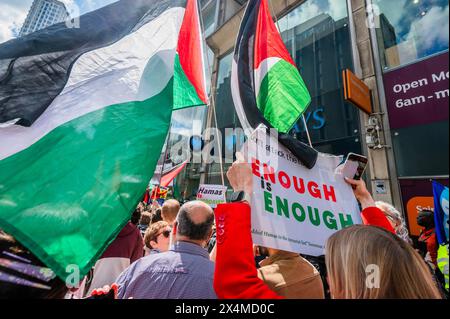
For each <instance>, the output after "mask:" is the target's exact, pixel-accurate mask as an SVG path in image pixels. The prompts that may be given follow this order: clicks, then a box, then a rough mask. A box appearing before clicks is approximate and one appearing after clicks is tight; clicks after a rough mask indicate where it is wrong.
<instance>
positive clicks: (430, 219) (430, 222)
mask: <svg viewBox="0 0 450 319" xmlns="http://www.w3.org/2000/svg"><path fill="white" fill-rule="evenodd" d="M417 224H418V225H419V226H421V227H425V228H426V229H431V228H433V227H434V213H433V211H431V210H428V209H424V210H421V211H419V214H418V215H417Z"/></svg>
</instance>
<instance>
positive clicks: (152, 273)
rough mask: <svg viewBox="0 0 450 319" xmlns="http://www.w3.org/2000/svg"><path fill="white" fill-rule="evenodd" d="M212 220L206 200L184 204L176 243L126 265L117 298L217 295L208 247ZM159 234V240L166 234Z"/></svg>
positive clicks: (176, 227)
mask: <svg viewBox="0 0 450 319" xmlns="http://www.w3.org/2000/svg"><path fill="white" fill-rule="evenodd" d="M213 224H214V212H213V210H212V209H211V207H209V206H208V205H207V204H205V203H203V202H199V201H193V202H189V203H187V204H184V205H183V206H182V207H181V209H180V211H179V213H178V216H177V219H176V220H175V222H174V225H173V230H172V234H171V237H172V241H171V242H172V243H173V245H172V246H171V247H170V249H169V250H168V251H166V252H162V253H158V254H151V255H149V256H146V257H144V258H142V259H140V260H139V261H137V262H136V263H134V264H133V265H131V266H130V267H129V268H128V269H126V270H125V271H124V272H123V273H122V274H121V275H120V276H119V278H118V279H117V280H116V283H117V285H118V286H119V294H118V298H119V299H129V298H133V299H216V298H217V295H216V293H215V291H214V288H213V280H214V263H213V262H212V261H211V260H210V259H209V254H208V251H207V250H206V247H207V244H208V242H209V239H210V238H211V235H212V227H213ZM158 237H159V238H158V241H159V240H160V239H162V238H161V237H165V235H164V233H162V235H159V236H158ZM155 239H156V238H155ZM155 242H156V241H155Z"/></svg>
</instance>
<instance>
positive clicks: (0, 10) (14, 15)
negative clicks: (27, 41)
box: [0, 0, 32, 43]
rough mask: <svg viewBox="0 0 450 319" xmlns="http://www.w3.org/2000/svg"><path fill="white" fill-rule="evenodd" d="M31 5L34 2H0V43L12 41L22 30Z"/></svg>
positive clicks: (8, 0) (7, 0) (28, 0)
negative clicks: (16, 33)
mask: <svg viewBox="0 0 450 319" xmlns="http://www.w3.org/2000/svg"><path fill="white" fill-rule="evenodd" d="M31 3H32V0H24V1H14V0H13V1H10V0H2V1H1V2H0V21H1V22H0V43H3V42H5V41H8V40H10V39H12V38H13V37H14V36H15V32H18V31H19V30H20V28H21V27H22V24H23V22H24V21H25V18H26V17H27V13H28V8H29V7H30V6H31Z"/></svg>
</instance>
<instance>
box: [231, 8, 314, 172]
mask: <svg viewBox="0 0 450 319" xmlns="http://www.w3.org/2000/svg"><path fill="white" fill-rule="evenodd" d="M231 83H232V94H233V101H234V104H235V108H236V112H237V114H238V117H239V120H240V122H241V124H242V126H243V128H244V129H248V130H254V129H256V128H257V127H258V126H259V125H260V124H264V125H265V126H267V127H269V128H275V129H277V130H278V132H279V133H280V136H279V141H280V142H281V143H283V144H284V145H285V146H286V147H288V148H289V149H290V150H291V151H292V152H293V153H294V155H296V156H297V157H299V159H300V160H301V161H302V162H303V163H304V164H305V165H306V166H308V167H312V166H314V163H315V161H316V159H317V152H315V151H314V150H312V149H310V148H308V147H306V145H304V144H303V143H300V142H298V141H296V140H294V139H293V138H291V137H290V136H289V135H287V133H288V132H289V131H290V130H291V129H292V127H293V126H294V125H295V124H296V123H297V122H298V120H299V119H300V117H301V116H302V114H303V113H304V112H305V110H306V109H307V108H308V106H309V104H310V103H311V96H310V94H309V92H308V89H307V87H306V85H305V83H304V81H303V79H302V77H301V76H300V73H299V71H298V69H297V67H296V65H295V63H294V61H293V60H292V58H291V56H290V54H289V52H288V50H287V49H286V46H285V45H284V43H283V40H282V38H281V35H280V33H279V32H278V30H277V28H276V26H275V23H274V21H273V19H272V16H271V15H270V10H269V7H268V0H249V1H248V4H247V8H246V11H245V15H244V17H243V20H242V22H241V28H240V31H239V35H238V38H237V42H236V46H235V51H234V60H233V66H232V81H231Z"/></svg>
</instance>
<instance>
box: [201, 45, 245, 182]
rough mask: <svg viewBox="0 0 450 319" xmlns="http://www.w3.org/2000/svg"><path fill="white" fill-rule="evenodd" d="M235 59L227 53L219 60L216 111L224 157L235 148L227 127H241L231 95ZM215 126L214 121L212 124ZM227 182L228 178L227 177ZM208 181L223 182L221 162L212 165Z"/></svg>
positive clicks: (227, 165) (225, 167) (231, 54)
mask: <svg viewBox="0 0 450 319" xmlns="http://www.w3.org/2000/svg"><path fill="white" fill-rule="evenodd" d="M232 61H233V53H232V52H231V53H229V54H228V55H225V56H224V57H222V58H221V59H220V60H219V70H218V74H217V89H216V95H215V97H216V100H215V102H216V113H217V127H218V128H219V130H220V132H221V134H222V142H221V143H222V157H224V156H225V154H226V149H227V148H228V149H230V150H234V151H236V149H235V147H236V146H235V144H236V143H235V140H234V139H233V138H232V137H230V138H231V139H227V138H226V137H225V129H226V128H233V129H235V128H237V127H241V124H240V122H239V119H238V116H237V114H236V111H235V108H234V103H233V97H232V95H231V64H232ZM212 126H213V127H214V126H215V125H214V123H213V125H212ZM229 166H230V163H224V171H225V172H226V171H227V170H228V167H229ZM225 182H226V183H227V182H228V181H227V179H226V178H225ZM208 183H210V184H222V179H221V175H220V164H219V163H215V164H212V165H210V167H209V172H208Z"/></svg>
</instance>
